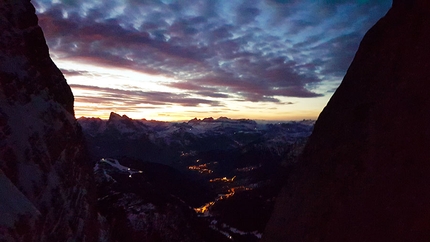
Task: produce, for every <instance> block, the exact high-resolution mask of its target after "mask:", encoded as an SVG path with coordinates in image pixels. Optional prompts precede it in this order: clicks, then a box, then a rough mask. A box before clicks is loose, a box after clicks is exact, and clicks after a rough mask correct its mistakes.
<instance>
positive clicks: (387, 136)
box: [263, 0, 430, 241]
mask: <svg viewBox="0 0 430 242" xmlns="http://www.w3.org/2000/svg"><path fill="white" fill-rule="evenodd" d="M429 26H430V2H428V1H425V0H415V1H396V0H394V3H393V7H392V8H391V10H389V12H388V13H387V15H386V16H385V17H383V18H382V19H381V20H380V21H379V22H378V23H377V24H376V25H375V26H374V27H373V28H372V29H370V30H369V32H368V33H367V34H366V36H365V37H364V39H363V41H362V43H361V45H360V48H359V50H358V52H357V54H356V56H355V58H354V61H353V62H352V64H351V66H350V68H349V70H348V72H347V74H346V76H345V78H344V80H343V82H342V84H341V85H340V87H339V88H338V90H337V91H336V93H335V94H334V95H333V97H332V99H331V100H330V102H329V103H328V105H327V107H326V108H325V109H324V111H323V112H322V113H321V115H320V117H319V119H318V121H317V122H316V124H315V128H314V132H313V134H312V135H311V137H310V140H309V142H308V144H307V146H306V148H305V150H304V152H303V155H302V157H301V161H300V164H299V165H298V167H297V168H296V169H295V171H294V172H293V175H292V176H291V177H290V179H289V182H288V184H287V185H286V187H285V188H284V189H283V191H282V192H281V194H280V196H279V198H278V200H277V205H276V207H275V211H274V213H273V215H272V218H271V220H270V222H269V224H268V226H267V228H266V231H265V233H264V236H263V241H430V229H429V225H430V185H429V184H430V176H429V174H430V158H429V157H430V149H429V147H430V126H429V125H428V124H429V121H430V96H429V93H428V90H430V44H429V43H430V31H429Z"/></svg>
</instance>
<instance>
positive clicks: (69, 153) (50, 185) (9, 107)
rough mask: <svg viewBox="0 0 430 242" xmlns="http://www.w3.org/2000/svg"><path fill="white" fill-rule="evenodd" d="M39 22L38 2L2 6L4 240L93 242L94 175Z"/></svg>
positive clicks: (0, 234) (0, 235)
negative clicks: (36, 8) (36, 11)
mask: <svg viewBox="0 0 430 242" xmlns="http://www.w3.org/2000/svg"><path fill="white" fill-rule="evenodd" d="M37 21H38V20H37V17H36V14H35V9H34V7H33V6H32V5H31V3H30V1H28V0H15V1H6V0H4V1H3V0H2V1H0V196H1V198H0V241H4V240H5V241H67V240H70V241H83V240H85V241H92V240H95V239H96V238H97V237H98V230H97V228H96V224H97V222H96V221H97V213H96V210H95V208H94V206H95V198H96V197H95V191H94V190H93V189H92V187H93V182H92V178H91V176H90V175H91V174H92V170H91V167H89V166H88V160H87V157H86V152H85V150H86V149H85V145H84V142H83V136H82V134H81V129H80V126H79V125H78V124H77V122H76V120H75V118H74V113H73V95H72V92H71V90H70V88H69V86H68V85H67V83H66V80H65V79H64V77H63V75H62V74H61V72H60V71H59V70H58V68H57V67H56V66H55V65H54V63H53V62H52V60H51V59H50V57H49V53H48V47H47V45H46V43H45V39H44V36H43V33H42V30H41V28H40V27H39V26H38V22H37Z"/></svg>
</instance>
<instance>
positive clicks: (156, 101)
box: [70, 84, 222, 107]
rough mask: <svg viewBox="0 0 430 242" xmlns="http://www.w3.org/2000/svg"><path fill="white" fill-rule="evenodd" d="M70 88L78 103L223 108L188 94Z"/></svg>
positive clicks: (219, 104) (217, 103) (72, 85)
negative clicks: (87, 93) (82, 92)
mask: <svg viewBox="0 0 430 242" xmlns="http://www.w3.org/2000/svg"><path fill="white" fill-rule="evenodd" d="M70 87H71V88H72V89H73V90H75V99H76V101H77V102H91V103H100V104H108V105H109V104H112V103H120V104H122V105H126V106H137V105H147V106H148V105H154V106H170V105H180V106H185V107H195V106H198V105H200V104H206V105H210V106H222V105H221V103H220V102H218V101H213V100H208V99H203V98H194V97H191V96H190V95H188V94H174V93H169V92H155V91H154V92H144V91H138V90H121V89H114V88H105V87H95V86H86V85H77V84H71V85H70ZM78 90H80V91H87V92H92V93H94V95H92V97H88V95H80V94H79V93H80V92H79V91H78Z"/></svg>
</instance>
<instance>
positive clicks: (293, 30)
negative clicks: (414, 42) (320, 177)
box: [32, 0, 391, 121]
mask: <svg viewBox="0 0 430 242" xmlns="http://www.w3.org/2000/svg"><path fill="white" fill-rule="evenodd" d="M32 3H33V4H34V5H35V7H36V10H37V14H38V17H39V24H40V25H41V27H42V29H43V31H44V33H45V38H46V39H47V43H48V46H49V48H50V54H51V57H52V59H53V60H54V62H55V63H56V64H57V66H58V67H59V68H60V69H61V70H62V72H63V73H64V75H65V77H66V79H67V82H68V83H69V85H70V86H71V88H72V90H73V93H74V95H75V113H76V117H80V116H86V117H101V118H107V117H108V116H109V113H110V112H112V111H114V112H117V113H119V114H126V115H127V116H129V117H132V118H136V119H141V118H145V119H156V120H166V121H173V120H188V119H192V118H194V117H197V118H204V117H214V118H217V117H220V116H227V117H230V118H249V119H263V120H294V119H304V118H306V119H309V118H311V119H316V118H317V116H318V114H319V113H320V112H321V110H322V109H323V107H324V106H325V105H326V103H327V101H328V100H329V98H330V97H331V95H332V94H333V92H334V91H335V89H336V88H337V86H338V85H339V83H340V82H341V80H342V77H343V75H344V74H345V72H346V70H347V68H348V66H349V64H350V63H351V61H352V59H353V57H354V54H355V52H356V50H357V48H358V45H359V43H360V40H361V39H362V37H363V35H364V34H365V32H366V31H367V30H368V29H369V28H370V27H371V26H372V25H373V24H375V23H376V21H377V20H378V19H379V18H381V17H382V16H383V15H384V14H385V13H386V12H387V10H388V9H389V7H390V6H391V1H390V0H381V1H376V0H356V1H352V0H351V1H348V0H318V1H315V0H177V1H175V0H109V1H91V0H32Z"/></svg>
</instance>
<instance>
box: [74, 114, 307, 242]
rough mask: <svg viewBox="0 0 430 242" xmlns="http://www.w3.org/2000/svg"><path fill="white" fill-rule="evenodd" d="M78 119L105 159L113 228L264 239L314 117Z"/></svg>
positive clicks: (136, 236)
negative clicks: (270, 121) (287, 119)
mask: <svg viewBox="0 0 430 242" xmlns="http://www.w3.org/2000/svg"><path fill="white" fill-rule="evenodd" d="M78 121H79V123H80V124H81V126H82V127H83V131H84V134H85V136H86V139H87V143H88V145H89V147H90V151H91V153H92V157H93V158H94V160H95V161H96V162H95V166H94V167H95V168H94V173H95V176H96V183H97V188H98V206H99V207H100V208H101V209H100V211H101V214H102V215H103V216H104V217H105V218H106V220H107V223H108V224H109V225H110V227H111V228H112V230H117V231H123V232H122V233H121V234H118V235H117V234H115V232H113V231H112V236H113V238H121V239H124V236H125V238H127V240H128V241H139V240H140V239H142V238H147V239H148V240H149V241H154V240H157V238H158V239H161V240H170V239H171V238H179V237H180V238H181V241H258V240H259V239H260V238H261V237H262V233H263V231H264V228H265V225H266V223H267V221H268V219H269V217H270V214H271V212H272V210H273V206H274V202H275V197H276V196H277V194H278V192H279V190H280V188H281V187H282V185H283V184H284V181H285V179H286V176H285V174H288V169H289V167H291V166H293V165H294V163H295V162H296V154H298V153H300V151H301V149H302V148H303V146H304V144H305V142H306V139H307V137H308V136H309V135H310V133H311V132H312V128H313V121H309V120H304V121H300V122H286V123H275V124H260V123H257V122H255V121H252V120H231V119H227V118H222V119H205V120H190V121H189V122H183V123H167V122H160V121H146V120H132V119H130V118H128V117H126V116H120V115H117V114H115V113H112V114H111V117H110V119H109V120H100V119H89V118H81V119H79V120H78ZM163 236H164V237H163ZM166 236H167V237H166ZM169 236H170V237H169ZM178 236H179V237H178ZM181 236H182V237H181ZM183 236H186V237H187V238H185V237H183Z"/></svg>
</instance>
